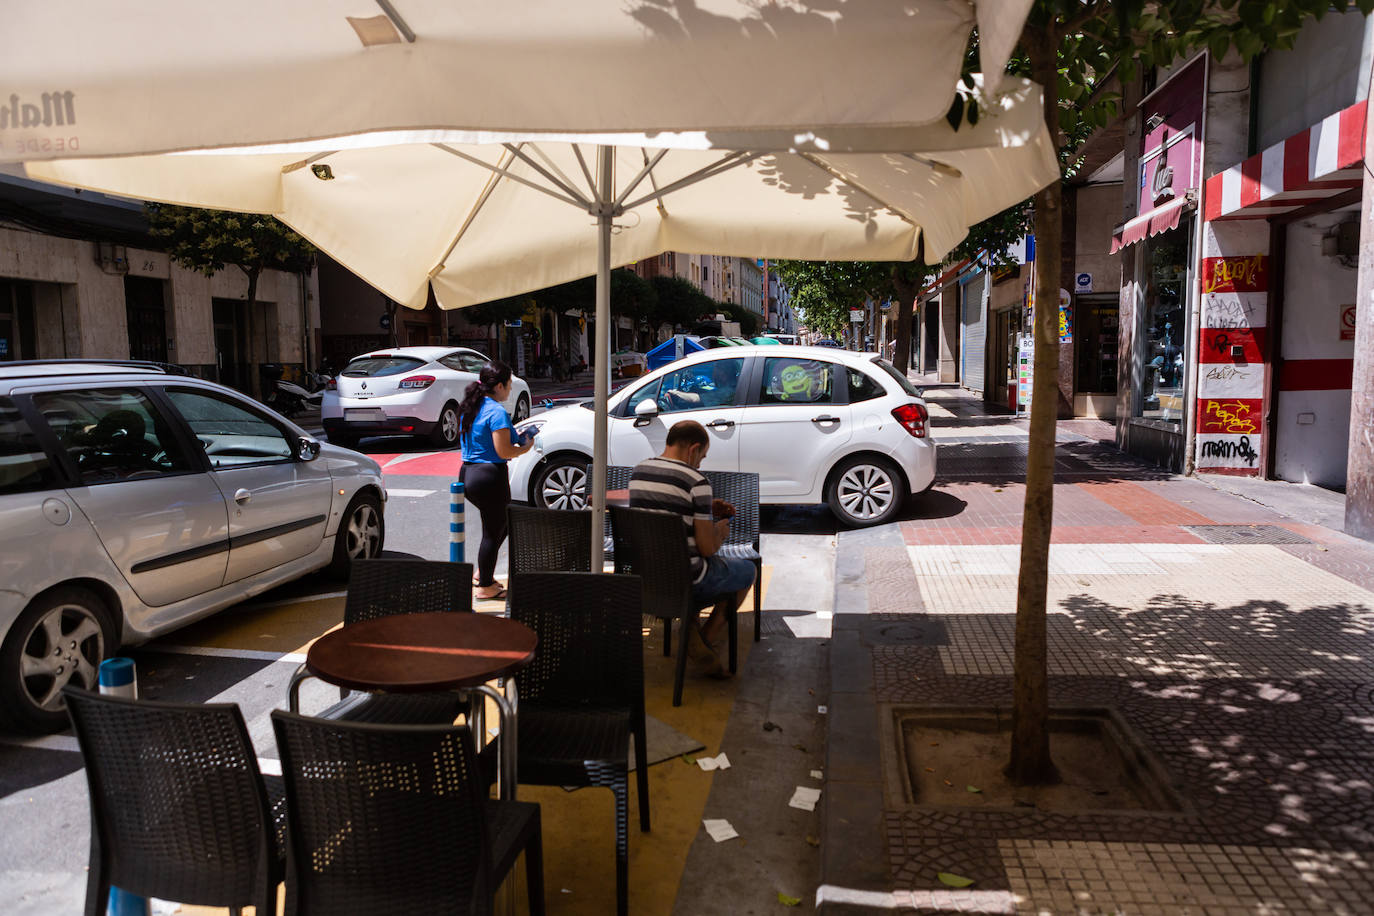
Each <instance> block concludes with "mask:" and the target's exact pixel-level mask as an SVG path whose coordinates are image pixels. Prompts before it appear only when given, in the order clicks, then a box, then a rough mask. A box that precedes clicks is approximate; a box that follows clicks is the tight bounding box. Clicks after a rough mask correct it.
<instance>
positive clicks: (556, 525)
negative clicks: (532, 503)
mask: <svg viewBox="0 0 1374 916" xmlns="http://www.w3.org/2000/svg"><path fill="white" fill-rule="evenodd" d="M506 518H507V519H508V521H509V526H508V530H509V532H510V539H509V541H507V546H506V566H507V572H508V575H509V576H510V577H511V578H512V580H513V579H514V577H515V576H516V575H518V574H519V573H522V572H590V571H591V568H592V545H591V531H592V520H591V519H592V514H591V513H590V512H587V511H585V510H570V509H532V508H530V507H528V506H516V505H511V506H509V507H508V508H507V509H506Z"/></svg>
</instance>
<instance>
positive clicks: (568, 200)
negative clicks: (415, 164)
mask: <svg viewBox="0 0 1374 916" xmlns="http://www.w3.org/2000/svg"><path fill="white" fill-rule="evenodd" d="M434 146H435V148H437V149H441V150H443V151H444V152H446V153H448V154H450V155H453V156H457V157H458V158H459V159H463V160H465V161H467V162H471V163H472V164H473V165H480V166H481V167H482V168H484V169H488V170H489V171H492V172H495V173H496V174H497V175H499V176H501V177H502V178H509V179H510V180H511V181H514V182H517V183H519V184H522V185H524V186H525V187H527V188H533V189H534V190H536V191H538V192H539V193H540V194H547V195H548V196H550V197H552V198H553V199H554V200H561V201H562V202H563V203H565V204H572V205H573V206H574V207H579V208H581V209H584V210H585V209H587V208H588V207H589V206H590V204H588V203H587V202H586V201H585V200H578V199H576V198H573V197H567V196H565V195H563V194H559V193H558V192H557V191H554V190H553V189H551V188H546V187H544V186H543V185H541V184H536V183H535V182H533V181H530V180H529V179H528V178H525V177H523V176H520V175H517V174H515V173H514V172H512V171H511V170H510V169H509V168H508V167H507V168H501V167H500V166H495V165H492V164H491V163H490V162H486V161H484V160H482V159H478V158H477V157H476V156H473V155H470V154H468V153H465V152H463V151H462V150H460V149H455V148H454V147H452V146H449V145H448V144H447V143H435V144H434Z"/></svg>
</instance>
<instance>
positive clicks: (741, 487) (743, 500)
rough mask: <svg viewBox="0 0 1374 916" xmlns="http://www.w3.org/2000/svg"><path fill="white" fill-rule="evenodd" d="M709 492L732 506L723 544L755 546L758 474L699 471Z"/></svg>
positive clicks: (757, 539) (757, 513) (757, 516)
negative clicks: (733, 508) (732, 512)
mask: <svg viewBox="0 0 1374 916" xmlns="http://www.w3.org/2000/svg"><path fill="white" fill-rule="evenodd" d="M701 474H702V476H703V477H705V478H706V480H707V481H708V482H709V483H710V484H711V495H712V496H714V497H716V498H717V499H723V500H725V501H726V502H727V503H729V504H730V505H732V506H734V507H735V517H734V518H732V519H731V520H730V536H729V537H727V538H726V539H725V543H727V544H747V545H748V546H750V547H753V548H754V549H756V550H757V549H758V546H759V475H757V474H754V473H751V472H748V471H702V472H701Z"/></svg>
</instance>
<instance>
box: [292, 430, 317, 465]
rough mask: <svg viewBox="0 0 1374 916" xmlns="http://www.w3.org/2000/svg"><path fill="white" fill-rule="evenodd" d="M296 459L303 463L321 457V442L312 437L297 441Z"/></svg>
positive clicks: (303, 437) (304, 437)
mask: <svg viewBox="0 0 1374 916" xmlns="http://www.w3.org/2000/svg"><path fill="white" fill-rule="evenodd" d="M296 457H297V458H299V459H300V460H301V461H314V460H315V459H316V458H318V457H320V443H319V440H318V439H313V438H311V437H310V436H301V437H300V438H299V439H297V440H296Z"/></svg>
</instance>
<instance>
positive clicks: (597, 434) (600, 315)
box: [590, 146, 615, 572]
mask: <svg viewBox="0 0 1374 916" xmlns="http://www.w3.org/2000/svg"><path fill="white" fill-rule="evenodd" d="M596 172H597V189H596V197H597V207H596V346H595V347H594V349H593V352H594V353H595V354H596V356H595V359H596V365H594V366H593V367H592V377H593V379H595V387H594V388H593V395H594V398H595V402H596V420H595V426H594V427H593V433H594V438H593V443H594V445H593V449H592V479H591V482H590V489H591V505H592V520H591V521H592V530H591V538H592V571H593V572H601V568H602V565H603V564H604V562H605V547H606V545H605V543H604V541H603V540H602V538H603V535H604V532H605V530H606V529H605V518H606V438H607V433H608V430H607V422H606V399H607V398H609V397H610V394H611V384H610V381H611V380H610V371H611V361H610V358H609V357H610V352H611V214H612V212H613V210H614V203H613V201H614V200H615V189H614V188H613V187H612V182H613V181H614V180H615V159H614V158H613V156H612V150H611V148H610V147H608V146H598V147H597V148H596Z"/></svg>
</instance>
